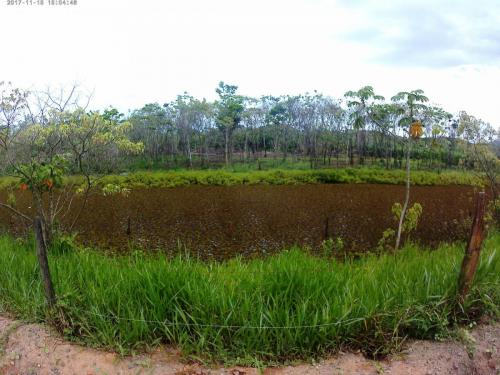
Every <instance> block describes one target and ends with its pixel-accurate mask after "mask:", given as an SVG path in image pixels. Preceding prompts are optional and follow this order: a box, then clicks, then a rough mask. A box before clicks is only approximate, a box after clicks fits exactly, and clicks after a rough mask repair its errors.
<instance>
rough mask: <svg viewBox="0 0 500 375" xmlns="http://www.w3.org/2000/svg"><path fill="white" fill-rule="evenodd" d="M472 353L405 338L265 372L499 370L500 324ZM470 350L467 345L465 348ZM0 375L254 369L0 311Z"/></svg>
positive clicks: (480, 331)
mask: <svg viewBox="0 0 500 375" xmlns="http://www.w3.org/2000/svg"><path fill="white" fill-rule="evenodd" d="M471 334H472V337H473V338H474V340H475V343H474V344H473V345H472V347H473V349H474V354H473V356H472V358H469V355H468V354H467V353H468V352H467V350H466V347H465V345H464V344H462V343H458V342H452V341H449V342H429V341H413V342H409V343H408V344H407V346H406V349H405V350H404V351H403V352H402V353H401V354H398V355H395V356H393V357H391V358H388V359H386V360H383V361H372V360H368V359H366V358H364V357H363V356H362V355H361V354H358V353H339V354H338V355H336V356H335V357H332V358H329V359H327V360H324V361H321V362H319V363H315V364H302V365H294V366H284V367H275V368H267V369H265V370H263V372H261V373H262V374H264V375H312V374H324V375H326V374H328V375H348V374H356V375H377V374H391V375H410V374H411V375H442V374H459V375H498V374H500V324H499V323H495V324H488V325H480V326H479V327H476V328H475V329H474V330H473V331H472V332H471ZM469 347H470V345H469ZM469 353H470V350H469ZM0 374H4V375H14V374H15V375H17V374H22V375H65V374H83V375H103V374H107V375H114V374H117V375H118V374H120V375H121V374H134V375H138V374H165V375H215V374H221V375H253V374H255V375H257V374H259V371H258V370H257V369H254V368H244V367H232V368H208V367H204V366H201V365H199V364H189V363H186V361H185V360H183V359H182V358H181V356H180V354H179V353H178V352H177V351H176V350H173V349H170V348H161V349H158V350H156V351H155V352H153V353H150V354H143V355H136V356H130V357H125V358H122V357H120V356H118V355H117V354H114V353H109V352H105V351H98V350H95V349H90V348H86V347H82V346H79V345H76V344H72V343H68V342H66V341H64V340H63V339H61V337H60V336H59V335H58V334H56V333H54V332H52V331H50V330H49V329H48V328H47V327H45V326H43V325H39V324H22V323H21V322H17V321H15V320H13V319H10V318H7V317H5V316H0Z"/></svg>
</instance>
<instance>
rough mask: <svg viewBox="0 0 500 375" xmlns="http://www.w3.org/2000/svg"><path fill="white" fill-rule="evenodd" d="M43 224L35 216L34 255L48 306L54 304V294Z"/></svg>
mask: <svg viewBox="0 0 500 375" xmlns="http://www.w3.org/2000/svg"><path fill="white" fill-rule="evenodd" d="M43 232H44V231H43V224H42V220H41V219H40V217H39V216H37V217H36V218H35V239H36V255H37V257H38V264H39V266H40V277H41V278H42V284H43V290H44V293H45V299H46V300H47V304H48V305H49V307H50V308H52V307H54V306H55V303H56V294H55V292H54V286H53V285H52V279H51V278H50V270H49V262H48V260H47V245H46V243H45V240H44V235H43Z"/></svg>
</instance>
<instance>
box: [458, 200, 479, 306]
mask: <svg viewBox="0 0 500 375" xmlns="http://www.w3.org/2000/svg"><path fill="white" fill-rule="evenodd" d="M485 200H486V199H485V194H484V191H481V192H479V193H478V195H477V203H476V214H475V216H474V221H473V223H472V229H471V235H470V238H469V243H468V245H467V249H466V250H465V256H464V259H463V261H462V267H461V269H460V275H459V277H458V302H459V303H460V304H463V303H464V301H465V298H466V297H467V294H468V293H469V289H470V287H471V285H472V281H473V280H474V274H475V273H476V269H477V264H478V263H479V256H480V255H481V245H482V243H483V240H484V234H485V231H484V220H483V219H484V210H485V205H486V204H485Z"/></svg>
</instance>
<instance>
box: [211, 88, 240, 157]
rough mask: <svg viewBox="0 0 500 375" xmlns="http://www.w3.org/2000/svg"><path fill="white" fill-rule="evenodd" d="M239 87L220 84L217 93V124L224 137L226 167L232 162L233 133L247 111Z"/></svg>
mask: <svg viewBox="0 0 500 375" xmlns="http://www.w3.org/2000/svg"><path fill="white" fill-rule="evenodd" d="M237 90H238V86H234V85H228V84H225V83H224V82H222V81H221V82H220V83H219V86H218V87H217V89H216V90H215V92H216V93H217V94H218V95H219V100H218V101H217V102H216V103H215V106H216V124H217V127H218V128H219V130H220V131H221V132H222V134H223V136H224V159H225V162H226V166H229V164H230V163H231V160H232V151H233V150H232V137H233V132H234V131H235V129H237V128H238V127H239V125H240V122H241V119H242V114H243V111H244V109H245V106H244V98H243V96H241V95H237V94H236V91H237Z"/></svg>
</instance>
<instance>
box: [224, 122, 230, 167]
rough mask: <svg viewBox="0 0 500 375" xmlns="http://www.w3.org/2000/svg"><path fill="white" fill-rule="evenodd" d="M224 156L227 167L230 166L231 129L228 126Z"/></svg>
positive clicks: (225, 134)
mask: <svg viewBox="0 0 500 375" xmlns="http://www.w3.org/2000/svg"><path fill="white" fill-rule="evenodd" d="M224 158H225V161H226V167H228V166H229V129H228V128H227V127H226V129H224Z"/></svg>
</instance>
